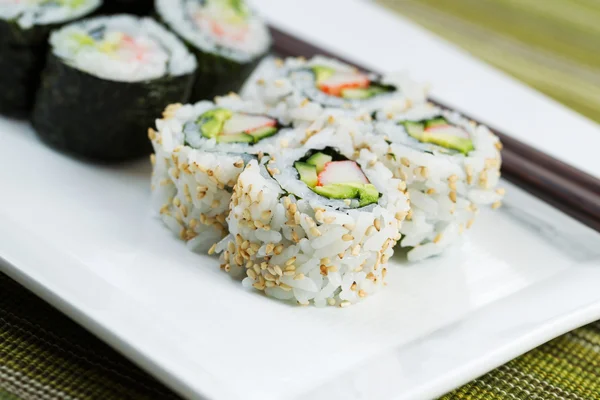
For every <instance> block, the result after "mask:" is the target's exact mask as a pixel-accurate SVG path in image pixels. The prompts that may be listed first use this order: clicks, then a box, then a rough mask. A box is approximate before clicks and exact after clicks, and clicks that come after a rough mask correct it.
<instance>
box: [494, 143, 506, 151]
mask: <svg viewBox="0 0 600 400" xmlns="http://www.w3.org/2000/svg"><path fill="white" fill-rule="evenodd" d="M494 147H496V149H498V150H502V148H503V147H504V146H503V145H502V143H501V142H496V143H494Z"/></svg>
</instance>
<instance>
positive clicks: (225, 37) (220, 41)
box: [156, 0, 271, 101]
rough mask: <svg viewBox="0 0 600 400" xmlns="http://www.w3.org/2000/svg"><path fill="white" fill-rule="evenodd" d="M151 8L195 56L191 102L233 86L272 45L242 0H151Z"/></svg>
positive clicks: (242, 81)
mask: <svg viewBox="0 0 600 400" xmlns="http://www.w3.org/2000/svg"><path fill="white" fill-rule="evenodd" d="M156 12H157V14H158V16H159V18H160V19H161V20H162V21H163V22H164V23H165V24H166V25H167V26H168V27H169V29H171V30H172V31H173V32H175V33H177V34H178V35H179V36H181V37H182V38H183V39H184V40H185V41H186V43H187V44H188V46H189V47H190V48H191V49H192V51H193V52H194V53H195V54H196V56H197V57H198V66H199V68H198V72H197V79H196V84H195V86H194V90H193V92H192V100H193V101H196V100H209V99H212V98H213V97H214V96H216V95H219V94H222V93H228V92H230V91H238V90H239V89H240V87H241V86H242V84H243V83H244V81H245V80H246V78H247V77H248V76H249V75H250V73H251V72H252V71H253V70H254V68H255V67H256V65H257V64H258V62H259V61H260V60H261V58H262V57H263V56H264V55H265V54H266V53H267V51H268V50H269V47H270V44H271V37H270V34H269V30H268V28H267V27H266V25H265V23H264V21H263V20H262V19H261V18H260V17H259V16H258V15H257V14H256V13H255V12H254V11H253V10H251V9H250V8H249V7H248V6H247V4H246V2H245V1H244V0H156Z"/></svg>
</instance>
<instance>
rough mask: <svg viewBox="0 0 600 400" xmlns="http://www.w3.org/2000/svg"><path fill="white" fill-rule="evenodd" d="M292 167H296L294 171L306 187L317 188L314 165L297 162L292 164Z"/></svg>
mask: <svg viewBox="0 0 600 400" xmlns="http://www.w3.org/2000/svg"><path fill="white" fill-rule="evenodd" d="M294 167H296V171H298V175H300V180H301V181H302V182H304V183H306V185H308V187H310V188H314V187H315V186H317V182H318V179H317V169H316V168H315V166H314V165H310V164H307V163H303V162H300V161H297V162H295V163H294Z"/></svg>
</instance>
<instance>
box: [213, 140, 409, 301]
mask: <svg viewBox="0 0 600 400" xmlns="http://www.w3.org/2000/svg"><path fill="white" fill-rule="evenodd" d="M323 144H325V142H323V141H322V145H320V146H317V147H314V146H312V145H311V144H308V143H307V145H306V146H305V147H301V148H298V149H294V150H288V151H285V152H281V153H280V154H277V155H272V156H270V157H267V156H265V157H263V158H262V159H261V160H252V161H251V162H250V163H249V164H248V165H247V166H246V168H245V169H244V172H242V174H241V175H240V177H239V179H238V181H237V184H236V185H235V187H234V190H233V196H232V200H231V212H230V213H229V216H228V218H227V221H228V223H229V231H230V235H229V236H228V237H227V238H225V239H224V240H223V241H222V242H220V243H219V244H218V245H216V246H215V247H214V249H213V250H215V251H217V252H222V253H221V262H222V264H221V268H222V269H224V270H225V271H227V272H229V273H230V274H232V275H233V276H234V277H238V278H243V280H242V284H243V285H244V286H245V287H247V288H255V289H257V290H259V291H263V292H264V293H265V294H266V295H267V296H270V297H275V298H278V299H282V300H290V301H293V302H298V303H299V304H302V305H307V304H309V303H311V302H312V303H313V304H314V305H316V306H326V305H332V306H335V305H337V306H340V307H346V306H348V305H351V304H353V303H356V302H358V301H360V300H361V299H363V298H365V297H367V296H369V295H371V294H374V293H375V292H376V291H377V290H378V289H379V288H380V287H382V286H383V285H384V278H385V275H386V272H387V269H386V263H387V261H388V259H389V258H390V256H391V255H392V253H393V247H394V245H395V243H396V241H397V240H398V239H399V237H400V235H399V233H398V230H399V227H400V225H401V223H402V221H403V220H404V218H405V216H406V215H407V213H408V210H409V205H408V200H407V197H406V195H405V194H404V192H403V190H404V189H405V185H404V182H402V181H400V180H399V179H395V178H393V176H392V173H391V172H390V171H389V170H388V169H387V168H386V167H385V166H384V165H383V164H382V163H380V162H378V161H377V158H376V156H375V155H374V154H372V153H370V152H368V151H367V150H362V151H360V153H359V154H358V156H357V157H356V155H355V153H354V152H353V151H347V150H341V149H338V148H334V147H331V146H326V147H323Z"/></svg>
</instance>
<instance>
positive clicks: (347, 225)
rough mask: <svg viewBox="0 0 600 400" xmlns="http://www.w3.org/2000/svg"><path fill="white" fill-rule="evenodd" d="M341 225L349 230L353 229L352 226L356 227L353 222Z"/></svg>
mask: <svg viewBox="0 0 600 400" xmlns="http://www.w3.org/2000/svg"><path fill="white" fill-rule="evenodd" d="M342 226H343V227H344V228H346V229H348V230H349V231H351V230H354V228H355V227H356V226H355V225H354V224H343V225H342Z"/></svg>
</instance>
